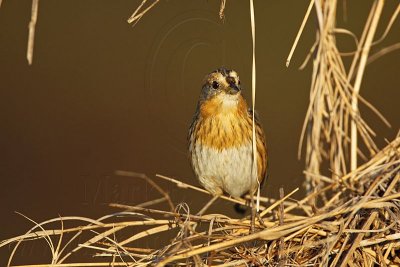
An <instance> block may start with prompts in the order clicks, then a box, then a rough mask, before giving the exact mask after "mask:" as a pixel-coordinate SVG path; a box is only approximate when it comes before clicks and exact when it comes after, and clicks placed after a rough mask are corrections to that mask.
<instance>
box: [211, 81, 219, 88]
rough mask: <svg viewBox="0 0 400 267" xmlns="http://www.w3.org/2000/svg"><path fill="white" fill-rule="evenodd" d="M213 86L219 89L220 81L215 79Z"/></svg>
mask: <svg viewBox="0 0 400 267" xmlns="http://www.w3.org/2000/svg"><path fill="white" fill-rule="evenodd" d="M212 87H213V88H214V89H217V88H218V87H219V83H218V82H216V81H213V83H212Z"/></svg>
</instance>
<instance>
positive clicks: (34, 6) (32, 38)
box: [0, 0, 39, 65]
mask: <svg viewBox="0 0 400 267" xmlns="http://www.w3.org/2000/svg"><path fill="white" fill-rule="evenodd" d="M0 4H1V3H0ZM38 9H39V0H32V11H31V21H30V22H29V36H28V48H27V50H26V58H27V60H28V64H29V65H32V62H33V46H34V43H35V29H36V22H37V16H38Z"/></svg>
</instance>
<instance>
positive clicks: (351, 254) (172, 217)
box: [0, 136, 400, 266]
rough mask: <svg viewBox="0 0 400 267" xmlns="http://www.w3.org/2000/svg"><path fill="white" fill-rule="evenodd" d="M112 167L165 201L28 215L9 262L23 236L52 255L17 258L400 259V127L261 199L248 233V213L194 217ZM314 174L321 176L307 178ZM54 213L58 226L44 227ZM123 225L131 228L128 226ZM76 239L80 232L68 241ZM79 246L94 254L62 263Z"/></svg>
mask: <svg viewBox="0 0 400 267" xmlns="http://www.w3.org/2000/svg"><path fill="white" fill-rule="evenodd" d="M118 174H119V175H125V176H132V177H136V178H142V179H145V180H147V182H149V183H150V184H151V185H153V186H154V187H155V188H156V189H157V190H158V191H159V192H160V194H161V196H162V198H161V200H163V201H166V202H167V204H166V207H168V209H167V210H158V209H152V208H149V207H148V206H149V205H152V204H155V203H159V202H160V199H157V200H155V202H154V203H151V202H150V203H146V204H145V205H138V206H126V205H122V204H111V206H112V207H115V208H117V209H121V210H122V211H121V212H118V213H115V214H113V215H109V216H105V217H103V218H100V219H98V220H92V219H88V218H79V217H64V218H57V219H53V220H49V221H46V222H43V223H40V224H36V225H35V226H34V227H33V228H32V229H31V230H30V231H28V232H27V233H26V234H24V235H21V236H18V237H14V238H11V239H9V240H5V241H2V242H1V243H0V247H4V246H7V245H13V246H14V249H13V252H12V254H11V256H10V261H9V264H10V266H11V265H12V262H13V258H14V255H15V252H17V251H18V249H19V248H20V247H21V243H23V242H41V240H42V241H43V240H46V242H47V244H48V247H49V249H50V251H51V253H52V255H53V259H52V260H51V262H49V263H48V264H44V265H29V264H27V265H19V266H110V265H111V266H165V265H167V264H173V265H184V266H187V265H189V266H202V265H203V264H208V265H212V266H236V265H246V264H251V263H253V264H255V265H268V266H275V265H280V266H307V265H309V266H315V265H322V266H326V265H330V266H347V265H349V266H373V265H374V264H375V263H378V264H380V265H381V266H389V265H394V264H400V257H399V255H400V201H399V199H400V136H398V137H397V138H396V139H395V140H394V141H393V142H391V143H390V144H388V145H387V147H386V148H384V149H383V150H382V151H380V152H379V153H377V154H376V155H375V156H374V157H373V158H372V159H371V160H370V161H368V162H367V163H366V164H364V165H362V166H360V167H359V168H357V169H356V170H355V171H353V172H351V173H349V174H347V175H345V176H343V177H341V178H340V179H337V180H336V181H332V182H331V184H330V185H328V186H326V187H325V188H322V189H321V190H319V191H318V192H314V193H313V194H311V195H309V196H307V197H305V198H303V199H301V200H298V201H297V200H293V198H292V197H291V195H292V193H291V194H289V195H288V196H286V197H283V198H282V199H281V200H277V201H275V202H274V203H273V204H272V205H269V204H270V202H271V201H270V200H269V201H268V202H264V203H263V204H264V205H265V206H267V205H269V207H263V208H262V210H261V213H260V216H259V219H258V220H257V221H256V231H255V232H253V233H251V232H250V220H249V218H247V217H246V218H243V219H233V218H229V217H227V216H225V215H223V214H207V215H203V216H196V215H193V213H192V212H191V211H190V208H189V207H188V205H187V204H185V203H181V204H178V205H176V206H175V205H174V204H173V203H172V202H171V201H170V198H169V196H168V194H166V193H165V192H164V191H163V190H162V189H161V188H160V187H159V186H158V185H157V184H156V183H154V182H153V181H152V180H151V179H149V178H147V177H146V176H144V175H142V174H136V173H130V172H118ZM163 178H164V179H166V180H169V181H171V182H174V183H175V184H176V185H177V186H179V187H180V188H182V190H193V189H194V190H197V191H199V192H204V193H207V192H205V191H204V190H202V189H200V188H197V187H195V186H191V185H187V184H184V183H182V182H178V181H176V180H174V179H172V178H168V177H165V176H164V177H163ZM318 178H321V177H315V179H318ZM324 195H329V196H330V200H329V202H328V203H324V204H322V205H321V206H318V205H315V206H310V205H308V204H307V203H309V202H310V199H313V200H314V201H313V202H314V203H323V202H321V200H322V198H323V196H324ZM227 199H228V200H229V198H227ZM261 200H262V201H265V199H264V198H261ZM234 201H235V202H236V201H237V200H234ZM241 201H242V202H244V200H241ZM171 205H172V206H171ZM143 206H147V207H143ZM168 210H169V211H168ZM121 217H122V220H121ZM71 221H76V222H78V225H79V226H78V227H67V225H68V224H70V223H71ZM55 222H58V223H59V224H60V225H61V227H58V228H54V229H52V228H49V226H51V225H54V223H55ZM128 232H129V233H132V232H133V233H134V234H130V235H128V234H126V233H128ZM121 233H125V234H121ZM165 233H169V234H171V235H172V237H171V240H170V242H169V243H167V244H164V245H162V244H157V243H156V242H155V244H156V245H153V246H146V247H145V246H141V245H140V244H141V242H144V241H149V240H157V239H158V237H159V236H163V234H165ZM78 238H79V240H80V241H79V243H78V244H75V243H76V242H74V240H77V239H78ZM32 239H34V240H33V241H32ZM41 244H43V243H41ZM72 244H75V245H72ZM77 255H82V257H83V255H93V256H95V257H94V259H97V263H95V264H94V263H93V262H92V260H93V259H91V260H90V261H87V262H79V263H67V262H68V260H69V258H70V257H72V256H75V258H76V256H77ZM96 256H97V257H96ZM100 256H101V257H100Z"/></svg>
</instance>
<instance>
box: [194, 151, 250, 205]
mask: <svg viewBox="0 0 400 267" xmlns="http://www.w3.org/2000/svg"><path fill="white" fill-rule="evenodd" d="M192 149H194V151H193V152H194V153H192V164H193V167H194V171H195V173H196V175H197V177H198V179H199V181H200V183H201V184H202V185H203V186H204V188H205V189H207V190H208V191H209V192H211V193H212V194H214V195H216V194H222V191H224V192H226V193H228V194H229V195H231V196H234V197H239V196H242V195H243V194H245V193H247V192H248V191H250V189H251V188H255V186H256V184H257V181H256V179H255V175H254V173H252V171H251V169H252V159H253V155H252V146H251V143H248V144H247V145H242V146H240V147H237V148H228V149H224V150H222V151H218V150H217V149H215V148H209V147H205V146H202V145H196V146H194V147H192ZM252 177H253V178H252Z"/></svg>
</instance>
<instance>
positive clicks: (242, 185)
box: [188, 68, 267, 197]
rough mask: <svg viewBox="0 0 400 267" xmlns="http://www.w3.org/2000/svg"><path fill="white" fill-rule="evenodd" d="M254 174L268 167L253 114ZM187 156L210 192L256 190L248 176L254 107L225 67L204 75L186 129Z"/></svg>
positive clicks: (262, 138) (260, 176) (237, 193)
mask: <svg viewBox="0 0 400 267" xmlns="http://www.w3.org/2000/svg"><path fill="white" fill-rule="evenodd" d="M255 122H256V136H257V138H256V140H257V144H256V145H257V174H258V175H257V179H258V181H259V182H260V183H262V181H263V180H264V178H265V176H266V172H267V148H266V143H265V135H264V131H263V129H262V127H261V125H260V123H259V121H258V119H256V121H255ZM188 139H189V157H190V162H191V164H192V167H193V170H194V173H195V175H196V177H197V178H198V180H199V182H200V183H201V185H202V186H203V187H204V188H205V189H206V190H208V191H209V192H210V193H212V194H213V195H221V194H223V192H226V193H227V194H229V195H231V196H233V197H239V196H242V195H243V194H245V193H247V192H249V191H250V190H253V191H254V190H256V188H257V185H258V183H257V181H255V180H254V181H253V179H252V176H253V175H252V171H251V169H252V166H253V163H252V162H253V154H252V111H251V110H249V108H248V106H247V103H246V100H245V99H244V98H243V96H242V93H241V89H240V81H239V77H238V75H237V73H236V72H235V71H233V70H227V69H225V68H221V69H218V70H216V71H214V72H212V73H210V74H209V75H207V76H206V78H205V80H204V85H203V88H202V90H201V94H200V99H199V102H198V104H197V109H196V113H195V115H194V118H193V122H192V124H191V126H190V129H189V136H188Z"/></svg>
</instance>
